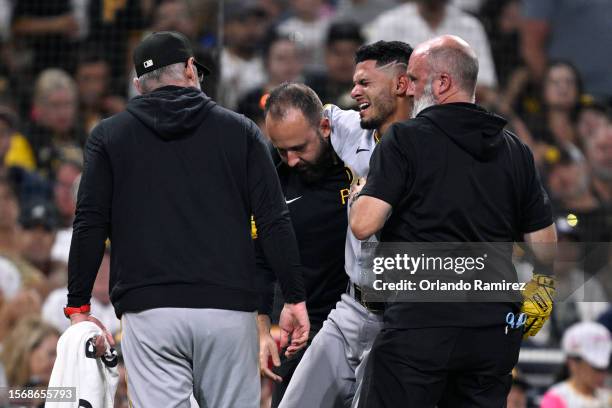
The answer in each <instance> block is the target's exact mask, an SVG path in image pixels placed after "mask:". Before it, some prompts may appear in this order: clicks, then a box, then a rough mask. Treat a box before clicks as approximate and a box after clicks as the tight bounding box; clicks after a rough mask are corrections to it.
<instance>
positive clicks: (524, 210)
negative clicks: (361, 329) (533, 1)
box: [362, 103, 552, 328]
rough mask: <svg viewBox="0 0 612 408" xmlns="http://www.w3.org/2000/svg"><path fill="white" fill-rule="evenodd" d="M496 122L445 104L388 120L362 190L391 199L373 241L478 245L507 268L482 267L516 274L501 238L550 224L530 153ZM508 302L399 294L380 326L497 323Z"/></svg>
mask: <svg viewBox="0 0 612 408" xmlns="http://www.w3.org/2000/svg"><path fill="white" fill-rule="evenodd" d="M505 125H506V121H505V120H504V119H503V118H501V117H499V116H497V115H494V114H491V113H489V112H487V111H485V110H484V109H482V108H480V107H478V106H477V105H474V104H469V103H450V104H443V105H435V106H432V107H429V108H427V109H424V110H423V111H422V112H421V113H419V114H418V115H417V117H416V118H414V119H411V120H409V121H407V122H402V123H396V124H394V125H393V126H391V128H390V129H389V130H388V131H387V133H386V134H385V135H384V136H383V138H382V140H381V142H380V144H379V145H378V147H377V148H376V150H375V151H374V153H373V155H372V158H371V161H370V172H369V174H368V181H367V183H366V185H365V187H364V188H363V190H362V194H364V195H370V196H374V197H377V198H379V199H381V200H383V201H386V202H387V203H389V204H391V206H392V207H393V213H392V214H391V216H390V217H389V219H388V220H387V222H386V224H385V226H384V228H383V229H382V232H381V241H382V242H411V243H415V242H425V243H432V242H469V243H483V244H482V247H480V246H479V247H480V248H485V247H488V248H489V249H490V251H492V252H493V253H497V252H499V251H501V252H500V253H499V254H497V255H498V256H496V262H499V263H498V264H495V266H496V267H497V266H500V267H504V268H507V271H506V270H495V271H491V268H489V269H485V271H484V272H483V273H486V274H487V275H488V274H489V273H493V272H495V274H496V276H497V275H501V276H508V279H513V280H511V281H516V275H515V273H516V272H515V271H514V267H513V266H512V263H511V254H512V244H511V243H512V242H514V241H522V240H523V234H525V233H530V232H534V231H537V230H540V229H543V228H545V227H548V226H549V225H551V224H552V208H551V205H550V200H549V199H548V196H547V194H546V192H545V191H544V188H543V187H542V183H541V182H540V178H539V176H538V172H537V170H536V167H535V164H534V160H533V155H532V153H531V151H530V150H529V148H528V147H527V146H526V145H525V144H524V143H522V142H521V141H520V140H519V138H518V137H516V136H515V135H513V134H512V133H510V132H508V131H507V130H505V129H504V127H505ZM486 243H508V245H490V246H489V245H486ZM487 264H488V265H491V264H492V260H491V254H489V259H488V261H487ZM417 276H418V275H417ZM424 277H427V275H424ZM485 278H486V276H485ZM497 282H501V280H497ZM517 308H518V304H511V303H499V302H493V301H491V302H490V303H478V302H473V303H469V304H461V303H457V304H452V305H451V304H445V303H434V302H431V303H418V302H412V303H411V302H404V303H395V304H393V305H390V306H389V307H388V308H387V311H386V312H385V320H386V324H387V327H404V328H406V327H434V326H438V327H440V326H472V327H475V326H489V325H504V324H505V320H504V319H505V316H506V314H507V313H508V312H510V311H517Z"/></svg>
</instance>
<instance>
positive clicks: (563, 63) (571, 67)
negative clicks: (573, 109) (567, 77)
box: [543, 60, 583, 104]
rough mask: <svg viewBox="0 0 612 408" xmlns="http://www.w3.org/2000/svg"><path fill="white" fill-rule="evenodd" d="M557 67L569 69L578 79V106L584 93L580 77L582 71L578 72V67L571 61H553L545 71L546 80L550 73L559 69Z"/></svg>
mask: <svg viewBox="0 0 612 408" xmlns="http://www.w3.org/2000/svg"><path fill="white" fill-rule="evenodd" d="M557 67H566V68H569V70H570V71H572V74H573V75H574V78H575V79H576V104H578V102H579V101H580V95H582V91H583V84H582V76H581V75H580V71H578V68H576V66H575V65H574V64H573V63H571V62H570V61H567V60H552V61H550V62H549V63H548V66H547V67H546V70H545V71H544V79H546V78H548V75H549V74H550V71H552V70H553V69H554V68H557ZM543 85H545V84H543Z"/></svg>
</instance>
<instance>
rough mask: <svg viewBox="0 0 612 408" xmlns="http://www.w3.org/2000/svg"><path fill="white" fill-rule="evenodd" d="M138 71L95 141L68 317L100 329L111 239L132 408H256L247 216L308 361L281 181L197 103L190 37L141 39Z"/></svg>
mask: <svg viewBox="0 0 612 408" xmlns="http://www.w3.org/2000/svg"><path fill="white" fill-rule="evenodd" d="M134 64H135V67H136V73H137V75H138V78H137V79H135V81H134V82H135V86H136V88H137V89H138V91H139V92H140V93H141V94H142V95H141V96H138V97H136V98H134V99H132V100H131V101H130V102H129V104H128V107H127V111H125V112H122V113H119V114H118V115H115V116H113V117H112V118H109V119H106V120H103V121H102V122H101V123H100V124H99V125H98V126H97V127H96V128H95V129H94V130H93V132H92V134H91V136H90V137H89V139H88V142H87V146H86V153H85V165H84V170H83V175H82V179H81V185H80V188H79V194H78V199H77V210H76V218H75V221H74V233H73V237H72V245H71V249H70V260H69V278H68V280H69V283H68V291H69V294H68V305H67V307H66V308H65V314H66V315H67V316H69V317H70V319H71V321H72V323H73V324H75V323H78V322H81V321H86V320H89V321H93V322H95V323H96V324H99V322H98V321H97V320H96V319H95V318H94V317H92V316H90V315H89V309H90V307H89V299H90V296H91V290H92V286H93V283H94V280H95V277H96V273H97V270H98V266H99V265H100V261H101V258H102V256H103V253H104V242H105V240H106V239H107V237H108V238H110V240H111V242H112V255H111V278H110V296H111V300H112V302H113V305H114V307H115V311H116V313H117V316H118V317H120V318H122V325H123V336H122V341H121V346H122V349H123V354H124V357H125V364H126V370H127V372H128V373H129V376H128V386H129V389H130V399H131V402H132V405H134V406H137V407H184V406H189V396H190V394H191V393H193V394H194V396H195V398H196V400H197V401H198V403H199V404H200V406H208V407H228V408H229V407H258V406H259V392H260V382H259V367H258V345H259V343H258V338H257V327H256V321H255V310H256V309H257V307H258V305H259V301H260V300H259V293H258V292H257V291H256V289H255V288H256V279H255V278H256V276H255V255H254V248H253V243H252V240H251V235H250V226H251V224H250V217H251V214H254V216H255V217H256V219H257V222H258V224H257V226H258V233H259V242H260V244H261V247H262V248H263V251H264V253H265V256H266V257H267V261H268V263H269V264H270V266H271V269H272V270H273V271H274V272H275V274H276V276H277V278H278V280H279V282H280V285H281V288H282V290H283V295H284V297H285V300H286V302H287V303H286V304H285V308H284V309H283V312H282V314H281V318H280V326H281V330H282V336H281V341H282V342H284V343H287V341H288V336H289V335H291V342H292V346H293V347H292V350H294V349H299V347H300V346H302V345H305V344H306V341H307V339H308V330H309V322H308V316H307V313H306V307H305V303H304V300H305V293H304V287H303V282H302V276H301V265H300V260H299V253H298V249H297V243H296V240H295V235H294V232H293V229H292V226H291V222H290V219H289V212H288V210H287V206H286V204H285V201H284V198H283V192H282V190H281V187H280V184H279V181H278V177H277V175H276V170H275V168H274V165H273V163H272V160H271V157H270V155H269V152H268V150H267V148H266V146H265V144H264V143H263V138H262V135H261V133H260V131H259V130H258V128H257V127H256V126H255V124H254V123H253V122H251V121H250V120H247V119H245V118H244V117H242V116H240V115H237V114H235V113H233V112H231V111H229V110H226V109H224V108H221V107H219V106H218V105H216V104H215V103H214V102H213V101H212V100H210V99H209V98H208V97H207V96H206V95H205V94H204V93H202V91H201V90H200V81H201V77H202V76H203V75H204V74H207V73H208V72H209V71H208V69H207V68H206V67H204V66H202V65H200V64H198V63H197V62H196V61H195V59H194V58H193V52H192V50H191V48H190V46H189V41H188V40H187V38H186V37H184V36H183V35H182V34H179V33H175V32H158V33H153V34H151V35H150V36H148V37H146V38H145V39H144V40H143V42H142V43H141V44H140V45H139V46H138V47H137V48H136V50H135V51H134ZM99 325H100V324H99ZM100 326H101V325H100ZM108 340H109V342H110V343H111V344H112V339H111V338H108ZM96 346H97V347H98V348H99V349H98V353H97V354H100V351H101V350H103V348H104V347H103V339H102V336H100V337H99V338H98V340H97V342H96Z"/></svg>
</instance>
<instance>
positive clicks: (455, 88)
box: [408, 35, 478, 103]
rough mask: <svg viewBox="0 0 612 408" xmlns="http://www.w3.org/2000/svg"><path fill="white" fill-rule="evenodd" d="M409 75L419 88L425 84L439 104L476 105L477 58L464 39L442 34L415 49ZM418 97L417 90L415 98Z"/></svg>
mask: <svg viewBox="0 0 612 408" xmlns="http://www.w3.org/2000/svg"><path fill="white" fill-rule="evenodd" d="M408 74H409V76H411V80H412V81H414V82H415V86H416V87H417V88H418V83H417V82H418V81H419V80H421V81H423V86H424V88H425V90H426V91H428V92H429V91H431V93H432V94H433V97H434V98H435V101H436V103H449V102H474V93H475V90H476V78H477V77H478V58H477V57H476V53H475V52H474V50H473V49H472V47H470V45H469V44H468V43H467V42H465V40H463V39H462V38H460V37H457V36H454V35H443V36H441V37H436V38H433V39H431V40H429V41H426V42H424V43H422V44H420V45H419V46H418V47H416V48H415V50H414V52H413V53H412V56H411V58H410V62H409V67H408ZM425 77H426V78H425ZM418 94H419V92H418V90H417V91H416V92H415V95H414V96H415V99H416V98H417V97H418V96H419V95H418Z"/></svg>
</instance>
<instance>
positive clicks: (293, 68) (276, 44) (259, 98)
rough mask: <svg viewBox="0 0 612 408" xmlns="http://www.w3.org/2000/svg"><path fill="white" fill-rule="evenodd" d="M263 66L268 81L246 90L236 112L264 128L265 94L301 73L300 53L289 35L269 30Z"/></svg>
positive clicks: (264, 48)
mask: <svg viewBox="0 0 612 408" xmlns="http://www.w3.org/2000/svg"><path fill="white" fill-rule="evenodd" d="M263 59H264V67H265V69H266V74H267V77H268V81H267V82H266V84H265V85H263V86H261V87H257V88H255V89H253V90H252V91H250V92H248V93H247V94H246V95H245V96H244V97H243V98H242V99H241V100H240V102H239V103H238V109H237V112H239V113H242V114H243V115H245V116H246V117H247V118H249V119H251V120H253V121H254V122H255V123H257V125H258V126H259V127H260V128H261V129H264V126H263V120H264V116H263V111H264V106H265V95H268V94H269V93H270V91H272V89H274V88H275V87H277V86H278V85H280V84H282V83H283V82H294V81H299V79H300V76H301V74H302V66H303V65H302V55H301V53H300V50H299V48H298V46H297V45H296V43H295V41H293V40H292V39H291V38H290V37H289V36H286V35H279V34H278V33H276V31H275V30H271V31H270V33H269V34H268V38H267V40H266V42H265V44H264V47H263Z"/></svg>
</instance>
